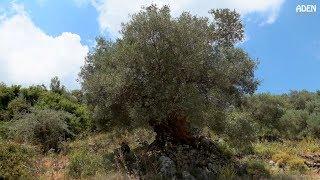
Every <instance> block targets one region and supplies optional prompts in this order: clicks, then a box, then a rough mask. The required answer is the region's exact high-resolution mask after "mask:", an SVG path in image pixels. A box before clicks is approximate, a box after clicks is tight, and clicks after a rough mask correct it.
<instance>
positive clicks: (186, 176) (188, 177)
mask: <svg viewBox="0 0 320 180" xmlns="http://www.w3.org/2000/svg"><path fill="white" fill-rule="evenodd" d="M182 179H183V180H196V178H195V177H193V176H192V175H191V174H190V173H189V172H188V171H183V172H182Z"/></svg>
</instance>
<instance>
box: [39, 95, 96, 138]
mask: <svg viewBox="0 0 320 180" xmlns="http://www.w3.org/2000/svg"><path fill="white" fill-rule="evenodd" d="M35 107H36V108H38V109H54V110H57V111H59V110H62V111H66V112H68V113H70V114H73V115H74V118H72V119H69V121H68V122H67V123H68V125H69V127H70V128H71V129H72V131H73V132H74V133H76V134H78V133H80V132H82V131H86V130H89V129H90V128H91V126H92V122H91V118H90V113H89V111H88V109H87V107H86V106H85V105H83V104H79V103H78V102H77V101H76V100H72V99H69V96H67V95H65V94H64V95H60V94H57V93H52V92H45V93H43V94H42V95H41V97H40V98H39V100H38V102H37V104H36V105H35Z"/></svg>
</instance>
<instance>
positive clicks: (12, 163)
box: [0, 139, 37, 179]
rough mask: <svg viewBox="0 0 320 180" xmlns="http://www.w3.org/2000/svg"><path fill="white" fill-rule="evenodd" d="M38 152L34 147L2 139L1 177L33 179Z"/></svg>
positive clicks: (0, 147)
mask: <svg viewBox="0 0 320 180" xmlns="http://www.w3.org/2000/svg"><path fill="white" fill-rule="evenodd" d="M36 154H37V151H36V149H35V148H33V147H30V146H27V145H23V144H18V143H14V142H11V141H2V140H1V139H0V177H1V176H2V177H5V178H8V179H33V175H34V174H35V173H36V171H35V155H36Z"/></svg>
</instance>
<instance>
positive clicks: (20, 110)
mask: <svg viewBox="0 0 320 180" xmlns="http://www.w3.org/2000/svg"><path fill="white" fill-rule="evenodd" d="M30 108H31V105H30V104H29V103H28V102H27V101H26V99H24V98H22V97H17V98H15V99H13V100H12V101H10V102H9V104H8V113H9V114H10V116H11V117H13V116H16V115H18V114H25V113H28V112H29V111H30Z"/></svg>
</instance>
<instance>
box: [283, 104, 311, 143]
mask: <svg viewBox="0 0 320 180" xmlns="http://www.w3.org/2000/svg"><path fill="white" fill-rule="evenodd" d="M308 118H309V114H308V112H307V111H305V110H287V111H286V113H285V114H284V115H283V116H282V117H281V119H280V123H281V124H282V127H283V130H282V133H283V135H285V136H286V137H287V138H302V137H304V136H305V134H306V132H305V130H306V128H307V120H308Z"/></svg>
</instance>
